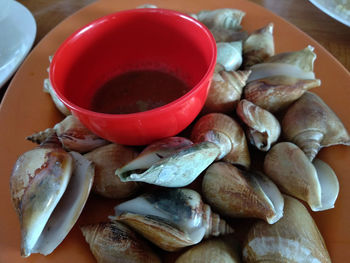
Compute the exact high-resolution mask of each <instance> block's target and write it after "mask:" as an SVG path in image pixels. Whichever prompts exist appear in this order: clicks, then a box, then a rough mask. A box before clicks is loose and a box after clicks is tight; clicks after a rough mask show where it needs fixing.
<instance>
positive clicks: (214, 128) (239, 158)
mask: <svg viewBox="0 0 350 263" xmlns="http://www.w3.org/2000/svg"><path fill="white" fill-rule="evenodd" d="M191 139H192V141H193V142H204V141H208V142H212V143H214V144H216V145H217V146H218V147H219V148H220V154H219V155H218V157H217V160H221V159H223V160H224V161H227V162H229V163H233V164H238V165H242V166H244V167H246V168H247V167H249V166H250V154H249V150H248V144H247V140H246V137H245V135H244V131H243V129H242V128H241V126H240V125H239V124H238V123H237V122H236V121H235V120H234V119H232V118H231V117H229V116H227V115H225V114H222V113H209V114H207V115H204V116H203V117H201V118H200V119H199V120H198V121H197V122H196V123H195V125H194V127H193V130H192V133H191Z"/></svg>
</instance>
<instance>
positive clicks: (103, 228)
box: [81, 222, 161, 263]
mask: <svg viewBox="0 0 350 263" xmlns="http://www.w3.org/2000/svg"><path fill="white" fill-rule="evenodd" d="M81 231H82V233H83V235H84V237H85V240H86V242H87V243H88V244H89V246H90V250H91V252H92V254H93V255H94V256H95V258H96V260H97V262H98V263H112V262H125V263H136V262H139V263H160V262H161V260H160V259H159V257H158V256H157V255H156V254H155V253H154V252H153V250H152V249H151V247H150V246H149V245H148V244H147V243H146V241H145V240H143V239H142V237H139V236H138V235H137V234H136V233H134V232H133V231H132V230H131V229H129V228H128V227H127V226H125V225H123V224H121V223H119V222H108V223H99V224H93V225H85V226H82V227H81Z"/></svg>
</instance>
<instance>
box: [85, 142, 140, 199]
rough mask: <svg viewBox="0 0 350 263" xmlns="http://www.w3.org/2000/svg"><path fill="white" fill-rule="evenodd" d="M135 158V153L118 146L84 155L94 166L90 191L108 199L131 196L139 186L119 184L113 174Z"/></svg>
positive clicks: (130, 149)
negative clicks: (93, 176)
mask: <svg viewBox="0 0 350 263" xmlns="http://www.w3.org/2000/svg"><path fill="white" fill-rule="evenodd" d="M136 156H137V152H136V151H135V150H134V149H133V148H131V147H127V146H123V145H120V144H113V143H111V144H108V145H105V146H101V147H99V148H96V149H95V150H93V151H91V152H89V153H87V154H85V155H84V157H85V158H86V159H88V160H89V161H91V162H92V163H93V164H94V165H95V178H94V184H93V186H92V190H93V191H94V192H95V193H97V194H100V195H102V196H104V197H108V198H117V199H119V198H125V197H128V196H130V195H131V194H133V193H134V192H135V191H136V190H137V189H138V188H139V186H140V185H139V184H138V183H136V182H125V183H123V182H121V181H120V179H119V177H118V176H115V174H114V172H115V170H116V169H117V168H120V167H122V166H123V165H125V164H126V163H127V162H130V161H131V160H133V159H134V158H135V157H136Z"/></svg>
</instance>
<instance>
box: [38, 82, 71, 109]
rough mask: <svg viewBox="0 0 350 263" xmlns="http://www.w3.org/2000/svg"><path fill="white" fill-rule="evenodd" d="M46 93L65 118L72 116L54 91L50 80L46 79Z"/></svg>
mask: <svg viewBox="0 0 350 263" xmlns="http://www.w3.org/2000/svg"><path fill="white" fill-rule="evenodd" d="M43 90H44V92H46V93H49V94H50V96H51V99H52V101H53V103H54V104H55V106H56V108H57V109H58V110H59V111H60V112H61V113H62V114H63V115H65V116H68V115H71V114H72V113H71V112H70V110H68V108H67V107H66V106H65V105H64V104H63V102H62V101H60V99H59V98H58V97H57V94H56V92H55V90H54V89H53V87H52V85H51V82H50V80H49V79H44V89H43Z"/></svg>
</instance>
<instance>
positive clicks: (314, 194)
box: [264, 142, 339, 211]
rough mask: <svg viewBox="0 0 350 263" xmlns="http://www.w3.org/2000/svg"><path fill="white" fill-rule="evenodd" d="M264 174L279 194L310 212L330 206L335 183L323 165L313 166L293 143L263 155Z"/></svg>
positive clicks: (331, 205) (331, 173)
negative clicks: (291, 197) (300, 201)
mask: <svg viewBox="0 0 350 263" xmlns="http://www.w3.org/2000/svg"><path fill="white" fill-rule="evenodd" d="M264 171H265V173H266V175H268V176H269V177H270V178H271V180H273V181H274V182H275V183H276V184H277V185H278V186H279V187H280V189H281V191H283V192H285V193H287V194H290V195H292V196H294V197H297V198H299V199H301V200H304V201H306V202H307V203H308V204H309V205H310V207H311V209H312V210H313V211H322V210H326V209H330V208H333V207H334V203H335V201H336V199H337V196H338V193H339V182H338V179H337V177H336V175H335V173H334V172H333V170H332V169H331V168H330V167H329V166H328V165H327V164H326V163H324V162H322V161H321V160H318V159H314V163H311V161H310V160H309V159H308V158H307V157H306V155H305V154H304V152H303V151H302V150H300V149H299V147H298V146H296V145H295V144H293V143H290V142H281V143H278V144H276V145H275V146H273V147H272V148H271V150H270V151H269V152H268V153H267V155H266V157H265V161H264Z"/></svg>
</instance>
